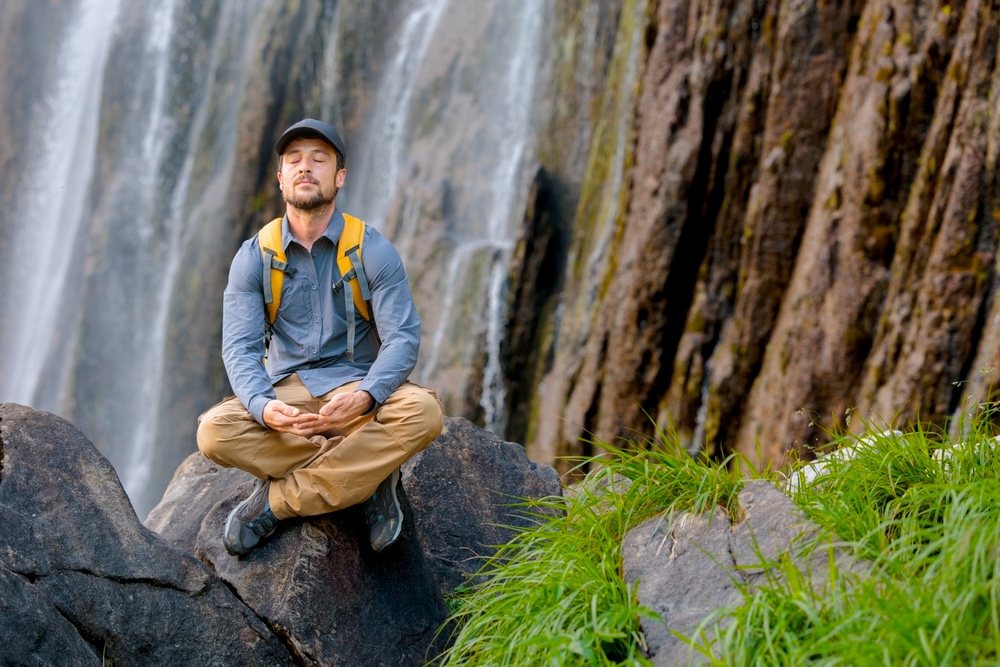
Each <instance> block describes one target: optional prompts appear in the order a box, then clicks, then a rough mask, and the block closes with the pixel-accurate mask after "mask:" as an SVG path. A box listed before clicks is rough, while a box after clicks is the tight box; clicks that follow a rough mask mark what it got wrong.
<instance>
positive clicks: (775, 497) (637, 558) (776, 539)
mask: <svg viewBox="0 0 1000 667" xmlns="http://www.w3.org/2000/svg"><path fill="white" fill-rule="evenodd" d="M739 512H740V516H739V517H737V521H736V523H735V524H734V523H733V522H732V521H731V519H730V517H728V516H727V515H726V513H725V512H724V511H723V510H722V509H721V508H718V507H717V508H715V509H714V510H713V512H712V513H711V514H706V515H701V516H698V515H693V514H689V513H678V514H674V515H664V516H660V517H655V518H653V519H649V520H648V521H645V522H643V523H642V524H641V525H639V526H637V527H636V528H634V529H633V530H631V531H629V532H628V534H627V535H626V536H625V539H624V541H623V543H622V558H623V563H624V564H623V567H624V574H625V579H626V581H627V582H628V583H629V584H635V583H636V582H638V598H639V602H640V603H641V604H643V605H646V606H647V607H650V608H651V609H653V610H654V611H656V612H658V613H659V614H660V615H661V617H662V622H661V621H657V620H652V619H643V620H642V629H643V632H644V633H645V635H646V640H647V643H648V647H649V654H650V656H651V657H652V659H653V664H654V665H656V666H657V667H667V666H673V665H690V664H701V663H703V662H707V660H705V659H704V657H703V656H702V655H701V654H700V653H698V652H697V651H695V650H693V649H692V648H691V647H690V645H689V644H688V643H687V642H686V641H684V640H683V639H681V638H680V637H678V636H677V635H678V634H679V635H682V636H684V637H692V636H693V635H694V634H695V633H696V631H697V630H698V627H699V626H700V625H701V623H702V622H703V621H705V620H706V619H708V617H709V616H710V615H711V614H712V613H713V612H717V611H720V610H724V609H726V608H730V607H733V606H735V605H738V604H740V603H741V602H742V600H743V594H742V593H741V588H746V589H747V590H750V591H752V590H753V588H754V587H756V586H759V585H761V584H763V583H764V582H765V581H767V579H768V577H771V578H776V579H778V580H780V578H781V577H783V576H784V575H783V574H782V573H781V571H780V570H776V569H773V568H772V569H770V570H769V569H768V567H769V565H771V564H775V563H778V562H779V560H781V559H782V558H788V559H790V562H791V563H793V564H794V565H795V566H796V568H797V569H798V571H799V572H801V573H802V574H803V575H804V576H805V577H807V580H808V581H811V583H812V585H813V587H814V588H815V589H816V590H821V589H822V588H823V587H824V586H825V585H827V583H828V581H829V574H830V557H831V555H832V556H833V560H834V562H835V563H836V566H837V568H838V572H839V573H840V574H841V575H851V576H865V574H866V573H867V572H868V569H869V566H868V564H867V563H864V562H859V561H856V560H854V559H853V558H851V556H850V555H849V554H848V553H847V552H846V551H844V550H843V549H841V548H839V547H836V546H834V545H830V544H818V543H817V540H818V539H819V538H820V534H821V531H820V529H819V527H818V526H817V525H815V524H814V523H812V522H811V521H809V520H808V519H806V517H805V516H804V515H803V513H802V512H801V510H799V509H798V508H797V507H796V506H795V505H794V503H792V501H791V500H789V499H788V497H787V496H786V495H785V494H784V493H782V492H781V491H780V490H779V489H777V488H776V487H775V486H773V485H772V484H770V483H768V482H765V481H761V480H753V481H749V482H747V483H746V485H745V486H744V487H743V490H742V491H741V492H740V494H739ZM817 544H818V548H814V547H817ZM675 633H677V634H675Z"/></svg>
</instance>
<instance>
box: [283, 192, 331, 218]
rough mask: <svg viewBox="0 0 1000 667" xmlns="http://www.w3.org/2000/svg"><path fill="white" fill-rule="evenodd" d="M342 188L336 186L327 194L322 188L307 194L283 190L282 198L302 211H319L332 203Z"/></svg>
mask: <svg viewBox="0 0 1000 667" xmlns="http://www.w3.org/2000/svg"><path fill="white" fill-rule="evenodd" d="M339 191H340V188H337V187H334V188H333V193H332V194H327V193H326V192H323V191H322V190H317V191H316V192H315V193H312V194H307V195H297V194H295V193H294V192H292V193H291V194H289V193H287V192H285V191H284V190H282V192H281V198H282V199H284V200H285V203H286V204H288V205H289V206H291V207H292V208H297V209H299V210H300V211H306V212H311V211H317V210H319V209H321V208H323V207H325V206H328V205H330V204H332V203H333V202H334V201H335V200H336V199H337V192H339Z"/></svg>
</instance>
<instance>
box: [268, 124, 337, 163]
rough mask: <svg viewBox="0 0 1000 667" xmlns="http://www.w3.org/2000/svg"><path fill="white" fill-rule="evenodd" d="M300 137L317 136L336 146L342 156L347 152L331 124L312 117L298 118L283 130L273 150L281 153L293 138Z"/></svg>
mask: <svg viewBox="0 0 1000 667" xmlns="http://www.w3.org/2000/svg"><path fill="white" fill-rule="evenodd" d="M300 137H318V138H319V139H322V140H323V141H325V142H326V143H328V144H330V145H331V146H333V147H334V148H336V149H337V151H338V152H339V153H340V156H341V157H342V158H344V159H345V160H346V159H347V152H346V151H345V150H344V140H343V139H341V138H340V135H339V134H337V130H335V129H333V126H332V125H327V124H326V123H324V122H322V121H319V120H315V119H313V118H306V119H305V120H300V121H299V122H297V123H295V125H292V126H291V127H289V128H288V129H287V130H285V132H284V133H283V134H282V135H281V137H280V138H279V139H278V143H276V144H275V145H274V150H275V152H276V153H277V154H278V155H281V154H282V153H284V152H285V149H286V148H287V147H288V144H290V143H291V142H292V140H293V139H298V138H300Z"/></svg>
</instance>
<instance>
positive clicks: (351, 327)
mask: <svg viewBox="0 0 1000 667" xmlns="http://www.w3.org/2000/svg"><path fill="white" fill-rule="evenodd" d="M281 220H282V219H281V218H275V219H274V220H272V221H271V222H269V223H267V224H266V225H264V227H263V229H261V230H260V231H259V232H257V240H258V243H259V244H260V255H261V261H262V262H263V268H264V273H265V274H268V273H269V274H270V280H268V279H266V278H265V279H264V303H265V304H266V305H267V321H266V323H265V325H266V335H265V347H266V346H267V344H268V343H270V341H271V325H272V324H273V323H274V320H275V318H277V317H278V307H279V306H280V305H281V288H282V286H283V285H284V282H285V269H287V268H288V262H287V261H286V260H287V258H286V257H285V249H284V248H283V247H282V245H281ZM364 240H365V223H364V221H363V220H359V219H358V218H355V217H354V216H352V215H347V214H346V213H345V214H344V231H343V232H342V233H341V235H340V240H339V241H338V242H337V266H338V267H340V275H341V276H343V279H342V280H341V282H340V283H338V284H336V285H334V286H333V289H334V291H335V292H339V291H340V290H341V289H343V290H344V306H345V308H346V310H347V357H348V359H350V360H351V361H354V335H355V313H357V314H360V315H361V317H363V318H365V319H366V320H371V318H372V316H371V307H370V301H371V298H372V294H371V290H370V289H369V287H368V276H367V275H365V267H364V265H363V264H362V263H361V247H362V245H363V244H364Z"/></svg>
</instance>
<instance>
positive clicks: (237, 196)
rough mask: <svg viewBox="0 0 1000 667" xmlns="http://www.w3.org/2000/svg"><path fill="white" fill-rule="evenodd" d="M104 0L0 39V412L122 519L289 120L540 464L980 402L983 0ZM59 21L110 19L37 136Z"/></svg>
mask: <svg viewBox="0 0 1000 667" xmlns="http://www.w3.org/2000/svg"><path fill="white" fill-rule="evenodd" d="M100 5H101V7H98V9H102V8H103V9H106V10H107V11H103V9H102V11H96V12H95V11H91V10H93V8H94V7H97V5H81V4H80V3H78V2H75V1H74V0H65V2H56V1H55V0H49V1H47V2H36V3H28V2H24V1H23V0H16V1H14V2H11V3H8V4H7V5H5V8H4V21H3V22H2V23H0V35H2V36H3V37H4V39H3V40H0V64H2V65H3V66H2V67H0V94H2V96H3V98H4V99H7V100H9V101H10V105H9V106H10V114H8V115H7V116H5V117H4V118H3V119H0V168H2V170H3V172H2V173H4V174H5V176H9V178H5V179H3V180H2V181H0V197H2V200H3V201H4V202H5V206H6V207H7V208H8V209H9V210H10V211H11V215H9V216H8V218H7V219H6V220H5V222H4V223H3V230H4V233H3V234H2V235H0V250H2V251H3V252H4V254H5V256H7V257H9V258H11V259H10V261H9V262H7V263H5V265H4V267H3V269H2V271H3V276H4V279H5V280H6V281H7V284H10V285H14V287H13V288H11V290H10V302H9V304H8V305H9V307H8V311H7V312H8V316H7V317H6V318H5V319H4V321H3V322H2V323H0V337H2V342H3V345H4V347H5V349H8V350H11V357H12V360H13V361H17V362H18V363H17V364H16V368H17V369H22V368H27V367H28V366H33V367H34V371H33V372H35V373H36V374H35V375H34V376H33V377H22V376H21V375H19V373H20V370H18V372H17V373H15V370H14V367H12V368H11V370H10V371H9V372H7V373H6V374H5V375H4V376H2V377H0V393H2V394H3V395H0V400H17V401H18V402H25V403H31V404H32V405H35V406H36V407H40V408H44V409H49V410H52V411H54V412H58V413H60V414H63V415H65V416H67V417H68V418H70V419H71V420H72V421H73V422H74V423H76V424H79V425H80V427H81V428H82V429H83V430H84V431H85V432H87V433H88V434H90V435H91V437H92V438H93V439H94V441H95V442H96V443H97V444H98V446H99V447H100V449H101V451H102V452H105V453H106V454H107V455H108V456H109V458H111V460H112V462H113V463H114V464H115V465H116V467H117V468H118V469H119V470H120V471H121V472H122V477H123V480H124V481H125V482H126V488H127V489H129V493H130V495H131V496H132V498H133V501H134V502H136V504H137V506H138V507H140V512H141V513H145V511H147V510H148V509H149V508H150V507H151V506H152V504H153V503H154V502H155V501H156V499H157V498H158V497H159V494H160V491H161V490H162V488H163V487H164V486H165V485H166V482H167V480H168V479H169V475H170V472H171V471H172V470H174V469H175V468H176V466H177V465H178V464H179V463H180V462H181V460H183V458H184V457H185V456H186V455H187V454H188V453H189V452H190V448H189V445H188V444H187V443H191V442H193V431H194V423H195V418H196V416H197V415H198V414H199V413H200V412H201V411H202V410H204V409H205V408H206V407H207V406H208V405H211V404H212V403H213V402H215V401H216V400H218V398H220V397H221V396H222V395H224V394H226V393H228V389H227V387H226V378H225V374H224V371H223V369H222V367H221V363H220V361H219V355H218V344H217V341H218V339H219V329H220V321H221V315H220V308H221V306H220V303H221V299H220V297H219V295H220V293H221V291H222V289H223V287H224V285H225V281H226V267H227V265H228V261H229V259H230V257H231V256H232V253H233V251H234V249H235V247H236V245H237V244H238V243H239V242H240V240H241V239H243V238H246V237H248V236H249V235H250V234H252V233H253V231H254V230H255V229H256V228H257V227H258V226H259V224H260V223H261V221H262V220H266V219H268V218H270V217H272V216H273V215H275V214H277V213H278V212H280V210H281V202H280V200H279V197H278V191H277V189H276V188H275V187H274V176H273V173H274V171H275V158H274V156H273V154H272V148H271V147H272V145H273V139H274V137H275V136H277V134H278V133H279V132H280V131H281V129H282V128H284V127H286V126H287V125H288V124H289V123H291V122H293V121H294V120H297V119H298V118H300V117H302V116H305V115H312V116H321V117H324V118H328V119H330V120H332V121H333V122H336V123H338V124H339V125H340V126H341V127H342V128H343V130H344V134H345V137H346V138H347V139H348V145H349V146H350V147H351V151H352V152H351V156H350V157H349V161H348V165H349V173H350V174H351V176H350V179H351V180H350V183H351V184H352V185H351V186H349V188H347V190H346V191H345V194H344V196H345V201H350V202H351V204H352V208H351V210H352V211H354V212H356V213H358V214H360V215H362V216H365V217H374V219H375V220H376V221H377V222H378V224H380V225H381V227H382V229H383V230H384V231H385V232H386V234H387V235H389V236H391V237H392V238H393V239H394V240H396V241H397V243H398V244H399V245H400V246H401V247H402V248H403V249H404V255H405V257H406V261H407V265H408V267H409V271H410V276H411V281H412V283H413V286H414V290H415V293H416V298H417V301H418V306H419V308H420V310H421V312H422V314H423V320H424V346H423V350H422V352H421V360H420V362H419V364H418V368H417V374H418V376H419V377H418V379H419V380H420V381H422V382H424V383H426V384H430V385H433V386H434V387H435V388H436V389H437V390H438V391H439V393H440V394H441V395H442V397H443V398H444V401H445V404H446V406H447V409H448V412H449V414H454V415H461V416H464V417H467V418H469V419H471V420H473V421H475V422H477V423H479V424H484V425H489V426H490V428H493V429H495V430H497V431H498V432H500V433H501V434H502V435H503V436H504V437H505V438H507V439H508V440H512V441H516V442H523V443H525V444H526V447H527V449H528V451H529V454H530V455H531V456H532V458H534V459H535V460H539V461H546V462H551V463H556V465H558V466H560V469H563V470H565V468H566V467H568V465H569V464H566V463H564V462H561V461H558V460H557V457H560V456H563V455H568V454H569V455H575V454H587V453H589V452H590V445H588V444H587V442H586V440H589V439H593V438H597V439H600V440H606V441H614V440H616V439H617V438H619V437H637V438H639V439H641V438H642V437H643V436H647V435H649V434H650V433H652V432H653V430H654V422H655V423H656V424H659V425H660V426H661V427H664V426H667V425H669V426H670V427H673V428H675V429H676V430H677V432H678V434H679V436H680V437H681V440H682V441H683V442H684V443H685V444H686V445H687V446H688V448H689V449H691V450H692V451H694V450H705V451H708V452H710V453H713V454H719V455H722V454H725V453H728V452H731V451H740V452H743V453H744V454H747V455H748V456H750V457H751V458H752V459H756V458H757V455H758V451H759V453H760V456H761V457H762V458H763V459H765V460H767V461H773V462H776V463H777V462H780V461H781V460H783V459H784V457H785V456H786V455H787V454H788V453H789V452H791V451H795V452H797V453H803V454H807V455H808V453H809V452H810V451H812V450H813V449H815V448H817V447H822V445H823V444H824V443H825V442H826V437H825V433H826V431H827V430H828V429H831V428H838V427H846V428H851V429H853V428H856V427H857V426H858V425H859V423H860V420H862V419H866V420H873V421H875V422H882V421H889V420H892V419H896V420H897V421H904V420H907V419H910V418H916V417H919V418H920V419H922V420H927V421H931V422H934V423H937V424H943V423H944V422H945V420H947V419H949V418H952V417H955V416H957V415H960V414H961V412H962V410H963V407H964V406H965V404H966V402H967V400H969V397H971V398H972V399H974V400H982V399H987V398H989V397H990V392H991V386H992V382H993V381H994V379H995V377H996V373H995V368H996V367H997V366H998V365H1000V359H998V355H1000V352H998V343H1000V324H998V323H1000V310H998V309H1000V303H998V301H997V300H996V299H995V298H994V294H995V291H996V285H997V270H996V267H997V263H996V260H997V248H998V235H997V231H998V230H997V218H998V216H1000V213H998V212H1000V202H998V201H997V199H998V196H1000V195H998V192H1000V190H998V187H997V185H998V184H997V169H996V163H997V148H998V146H997V143H998V139H997V137H998V136H1000V132H998V130H1000V118H998V114H997V107H998V104H997V93H996V91H997V90H1000V85H997V84H998V77H1000V74H998V69H997V66H996V42H997V30H998V28H997V23H998V12H1000V10H998V8H997V6H996V4H995V3H989V2H976V1H971V0H970V1H968V2H952V3H949V2H943V1H931V2H923V1H921V2H917V3H910V2H901V1H898V0H897V1H893V0H850V1H846V2H835V3H828V2H816V1H808V0H784V1H779V0H752V1H745V2H737V1H734V0H697V1H696V2H687V1H681V0H590V1H587V2H581V1H580V0H549V1H548V2H539V3H535V4H533V5H532V10H531V11H517V12H513V14H511V7H512V6H513V5H511V4H510V3H503V2H485V3H466V2H464V1H463V0H450V1H449V0H434V1H433V2H432V1H430V0H428V1H422V2H413V3H407V4H406V7H405V8H403V9H400V10H399V11H391V10H390V9H387V8H386V7H384V6H375V5H372V4H371V3H365V2H357V1H356V0H342V1H340V2H335V1H334V0H326V1H324V2H315V3H313V2H310V3H284V2H275V1H274V0H253V1H252V2H250V1H248V2H245V3H222V2H213V1H210V2H193V1H192V0H178V1H177V2H176V3H173V4H169V5H163V7H161V8H160V9H157V10H154V9H153V8H150V7H144V6H140V5H136V4H134V3H119V2H115V0H102V3H100ZM104 5H107V7H104ZM81 7H82V8H83V9H87V10H88V11H90V13H91V14H95V15H96V16H97V18H100V17H101V16H103V15H104V14H114V16H115V22H114V24H113V25H112V26H110V27H107V26H105V28H103V29H105V30H106V32H107V36H108V37H107V41H106V47H105V48H106V51H107V52H106V53H103V52H102V54H99V55H101V57H105V58H106V63H105V62H104V61H100V62H99V63H98V65H99V66H95V69H96V73H93V74H92V75H93V77H94V82H93V85H90V86H84V87H83V88H84V89H85V91H89V93H88V94H90V95H92V96H93V98H94V99H90V98H89V97H88V98H87V99H81V100H78V101H76V102H74V103H73V104H70V105H64V108H62V109H56V110H53V109H51V108H49V107H48V106H46V102H45V101H46V99H48V97H47V96H48V93H49V92H51V91H48V87H49V83H50V82H49V79H50V78H57V75H58V74H59V72H60V71H61V69H60V68H63V66H64V65H65V64H66V62H69V63H70V64H72V62H73V61H72V59H69V60H67V58H66V57H64V54H63V53H62V48H60V49H48V48H42V46H40V45H43V44H49V43H50V42H51V43H55V44H59V45H61V46H62V45H65V44H67V43H70V42H73V43H74V44H75V43H76V42H75V41H73V40H74V36H75V35H76V33H75V32H74V27H73V26H74V25H75V24H74V23H73V21H71V20H70V18H69V17H72V16H76V14H75V13H73V12H78V11H80V8H81ZM400 7H402V5H400ZM64 10H65V11H64ZM70 10H72V11H70ZM87 15H88V16H89V14H87ZM95 20H96V19H95ZM102 34H103V33H102ZM43 37H44V38H45V39H42V38H43ZM529 37H530V38H529ZM88 40H89V41H86V40H85V41H86V44H89V45H91V46H93V45H94V44H105V42H102V41H101V40H96V41H95V40H92V39H90V38H88ZM67 53H69V52H67ZM70 55H72V53H70ZM64 61H66V62H64ZM393 83H394V84H395V87H393V86H392V85H389V84H393ZM56 92H58V91H56ZM78 107H80V108H83V107H86V108H87V109H89V111H88V112H87V113H88V114H91V115H87V114H84V116H83V120H85V121H86V122H83V121H81V123H80V125H79V127H77V126H75V125H72V124H71V123H69V122H68V120H67V121H66V122H63V120H64V119H63V116H62V115H60V114H56V111H66V112H75V111H76V110H77V109H78ZM53 114H54V115H53ZM49 115H52V118H51V119H49ZM39 118H41V119H43V120H46V122H45V123H42V124H41V127H42V130H43V131H42V132H41V137H44V139H45V140H43V139H42V138H41V137H40V136H39V131H38V129H37V127H36V125H37V123H36V122H35V121H36V120H38V119H39ZM78 120H79V119H78ZM78 136H86V137H87V138H88V139H89V143H76V142H77V137H78ZM49 144H52V145H53V146H55V147H56V148H59V147H60V146H62V147H64V148H65V149H66V150H65V151H64V152H68V156H67V155H64V154H63V153H60V152H59V151H58V150H57V151H55V152H54V153H52V155H53V156H54V157H53V159H52V160H50V161H48V162H46V160H47V159H48V158H46V160H41V159H40V158H39V155H43V157H44V156H47V155H49V152H50V149H51V148H52V146H50V145H49ZM373 146H374V148H371V147H373ZM70 149H72V150H70ZM140 149H141V150H140ZM508 158H510V159H508ZM69 162H71V163H72V164H73V166H74V169H72V170H68V171H67V172H66V179H65V181H56V180H55V178H56V177H61V176H62V175H63V171H64V170H63V167H64V166H65V165H66V164H68V163H69ZM40 170H41V171H40ZM136 175H141V177H137V176H136ZM75 176H79V178H80V182H76V181H75V180H73V178H74V177H75ZM50 182H51V183H54V184H55V185H58V186H59V187H58V188H56V187H51V188H45V187H41V188H39V187H38V185H39V184H46V183H50ZM351 188H354V189H353V190H351ZM62 192H72V195H73V196H72V200H73V201H72V202H70V201H68V200H67V201H64V199H65V196H62V195H60V196H61V197H62V198H60V199H59V200H58V202H56V201H54V198H56V196H57V195H59V193H62ZM46 203H53V206H51V207H47V206H44V205H43V204H46ZM56 203H58V204H59V206H55V205H54V204H56ZM70 204H73V206H70ZM49 208H51V210H48V209H49ZM48 219H51V223H52V224H51V225H50V227H51V230H50V231H47V232H45V233H47V234H51V235H52V238H51V239H50V241H51V243H52V246H51V247H50V246H49V245H46V244H45V243H43V242H42V241H43V240H44V239H41V236H43V234H42V231H43V229H42V228H43V227H46V224H44V223H45V221H46V220H48ZM24 220H31V225H23V224H21V223H22V222H23V221H24ZM74 221H76V222H77V223H79V224H78V225H77V226H71V225H70V224H69V223H71V222H74ZM36 235H37V236H38V237H39V238H36ZM56 250H58V252H56ZM59 258H63V259H59ZM60 262H61V263H60ZM39 275H42V276H45V280H35V279H34V278H35V277H36V276H39ZM504 275H506V277H507V281H506V282H504V281H502V280H499V279H500V278H503V277H504ZM50 277H52V278H51V280H52V281H56V280H58V281H61V282H60V283H59V284H58V285H50V284H49V282H50ZM42 288H44V289H42ZM212 304H215V305H214V306H213V305H212ZM40 313H41V314H44V315H45V316H44V317H42V316H41V315H40ZM21 343H24V344H25V345H28V346H29V347H30V349H29V350H27V351H26V352H22V351H21V347H20V345H21ZM42 343H44V344H45V346H43V347H38V345H40V344H42ZM29 344H30V345H29ZM36 347H37V348H38V349H35V348H36ZM28 362H31V363H28ZM15 375H16V377H15ZM15 394H16V396H24V398H16V399H15V398H11V396H12V395H15ZM583 436H586V438H585V439H581V438H582V437H583Z"/></svg>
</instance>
